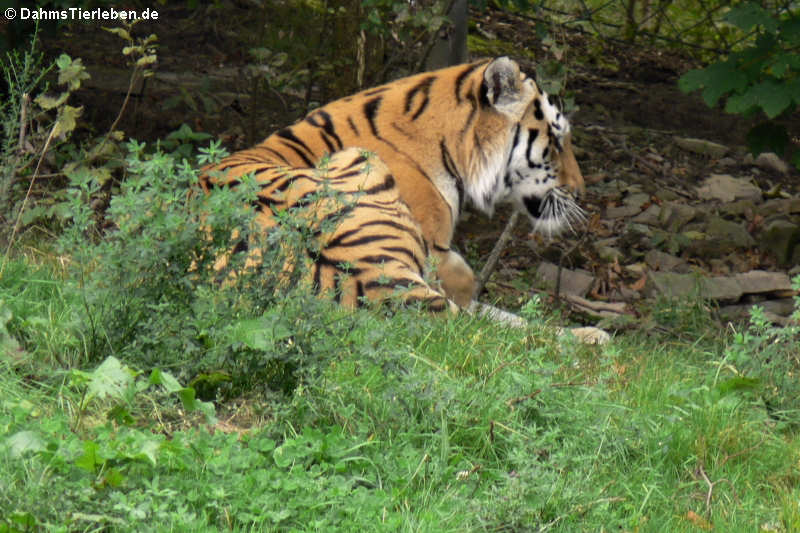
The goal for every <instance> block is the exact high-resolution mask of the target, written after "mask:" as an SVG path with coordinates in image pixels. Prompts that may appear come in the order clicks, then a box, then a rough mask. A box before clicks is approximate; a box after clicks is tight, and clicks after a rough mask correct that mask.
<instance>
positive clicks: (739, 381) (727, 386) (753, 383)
mask: <svg viewBox="0 0 800 533" xmlns="http://www.w3.org/2000/svg"><path fill="white" fill-rule="evenodd" d="M760 383H761V382H760V381H759V380H758V379H755V378H748V377H743V376H737V377H735V378H731V379H728V380H725V381H723V382H722V383H719V384H717V386H716V387H715V390H716V392H717V394H718V395H719V397H720V398H721V397H723V396H726V395H728V394H730V393H732V392H736V391H752V390H755V389H757V388H758V386H759V384H760Z"/></svg>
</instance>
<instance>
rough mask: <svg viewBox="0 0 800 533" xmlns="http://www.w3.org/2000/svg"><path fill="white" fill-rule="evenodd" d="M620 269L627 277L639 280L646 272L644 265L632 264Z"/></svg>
mask: <svg viewBox="0 0 800 533" xmlns="http://www.w3.org/2000/svg"><path fill="white" fill-rule="evenodd" d="M622 268H623V269H624V270H625V273H626V274H627V275H629V276H633V277H636V278H641V277H642V276H643V275H644V274H645V273H646V272H647V265H645V264H644V263H633V264H632V265H625V266H624V267H622Z"/></svg>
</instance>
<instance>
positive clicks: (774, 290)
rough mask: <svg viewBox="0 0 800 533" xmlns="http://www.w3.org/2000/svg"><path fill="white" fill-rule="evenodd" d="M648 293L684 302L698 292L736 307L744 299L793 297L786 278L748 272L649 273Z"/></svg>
mask: <svg viewBox="0 0 800 533" xmlns="http://www.w3.org/2000/svg"><path fill="white" fill-rule="evenodd" d="M649 279H650V281H651V282H652V283H651V285H650V287H649V288H650V293H651V294H662V295H664V296H668V297H673V298H685V297H687V296H690V295H692V294H694V292H695V291H699V294H700V295H701V296H703V297H704V298H708V299H710V300H716V301H718V302H722V303H736V302H738V301H739V300H741V298H742V296H744V295H761V296H766V295H774V296H777V297H779V298H786V297H788V296H791V295H793V294H794V291H792V289H791V282H790V280H789V276H787V275H786V274H784V273H782V272H765V271H762V270H752V271H750V272H745V273H742V274H736V275H734V276H714V277H708V278H702V277H699V276H697V275H695V274H676V273H674V272H651V273H650V276H649Z"/></svg>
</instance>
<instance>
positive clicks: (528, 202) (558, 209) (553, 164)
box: [483, 57, 585, 235]
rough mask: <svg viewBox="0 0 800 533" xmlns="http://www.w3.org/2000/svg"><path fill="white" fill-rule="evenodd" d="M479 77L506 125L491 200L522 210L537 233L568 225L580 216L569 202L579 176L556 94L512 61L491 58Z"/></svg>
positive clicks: (579, 185) (577, 187)
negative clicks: (538, 84) (549, 92)
mask: <svg viewBox="0 0 800 533" xmlns="http://www.w3.org/2000/svg"><path fill="white" fill-rule="evenodd" d="M483 77H484V80H483V81H484V87H485V88H484V89H483V90H484V91H485V97H486V99H487V100H488V103H489V104H490V105H491V106H492V108H493V110H494V111H495V112H496V113H497V114H498V115H500V116H502V117H503V118H504V119H505V120H506V121H507V123H506V128H508V130H507V131H509V138H508V140H507V141H506V143H507V144H506V145H505V147H498V148H499V150H498V154H499V155H502V157H504V160H502V161H501V168H499V169H498V170H497V171H496V172H497V174H496V177H495V179H496V180H497V181H500V183H498V182H497V181H495V184H496V187H495V197H494V198H493V200H496V201H498V202H510V203H512V204H513V205H514V206H515V207H516V208H517V209H518V210H520V211H522V212H524V213H527V214H528V216H529V217H530V219H531V222H532V224H533V227H534V230H536V231H538V232H540V233H544V234H546V235H553V234H557V233H559V232H560V231H562V230H564V229H567V228H570V229H571V228H572V227H573V224H575V223H577V222H580V221H582V220H583V219H584V218H585V216H584V212H583V210H582V209H581V208H580V206H579V205H578V204H577V203H576V202H575V196H574V195H575V194H579V193H582V192H583V190H584V181H583V175H582V174H581V170H580V167H579V166H578V162H577V161H576V160H575V154H574V153H573V151H572V137H571V130H570V125H569V121H568V120H567V118H566V117H565V116H564V114H563V113H562V111H561V109H560V108H559V106H558V105H557V102H556V99H555V98H552V97H548V95H547V94H546V93H545V92H544V91H543V90H541V89H540V88H539V87H538V86H537V84H536V82H535V81H534V80H533V79H531V78H527V77H526V76H525V75H524V74H522V73H520V70H519V67H518V66H517V64H516V63H515V62H514V61H511V60H510V59H508V58H506V57H501V58H498V59H495V60H494V61H492V62H491V63H489V64H488V65H487V67H486V69H485V71H484V73H483ZM499 178H502V179H501V180H499ZM492 203H493V202H492ZM489 208H490V210H491V206H489Z"/></svg>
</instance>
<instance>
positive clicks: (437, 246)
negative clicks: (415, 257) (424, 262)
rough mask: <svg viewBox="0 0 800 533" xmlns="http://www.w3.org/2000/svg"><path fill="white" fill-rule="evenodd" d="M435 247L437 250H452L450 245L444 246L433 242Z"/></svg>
mask: <svg viewBox="0 0 800 533" xmlns="http://www.w3.org/2000/svg"><path fill="white" fill-rule="evenodd" d="M433 249H434V250H436V251H437V252H449V251H450V247H449V246H442V245H441V244H436V243H433Z"/></svg>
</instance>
